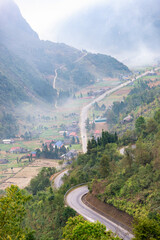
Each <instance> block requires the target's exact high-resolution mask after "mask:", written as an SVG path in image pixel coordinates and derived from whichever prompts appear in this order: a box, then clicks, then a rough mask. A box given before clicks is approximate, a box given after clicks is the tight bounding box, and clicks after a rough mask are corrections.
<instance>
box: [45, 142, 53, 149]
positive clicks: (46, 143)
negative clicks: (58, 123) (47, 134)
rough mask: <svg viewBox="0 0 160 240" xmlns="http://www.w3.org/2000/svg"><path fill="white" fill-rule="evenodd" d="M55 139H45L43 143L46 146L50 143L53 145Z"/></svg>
mask: <svg viewBox="0 0 160 240" xmlns="http://www.w3.org/2000/svg"><path fill="white" fill-rule="evenodd" d="M54 143H55V141H54V140H46V141H45V143H44V145H45V146H47V148H49V146H50V144H52V146H54Z"/></svg>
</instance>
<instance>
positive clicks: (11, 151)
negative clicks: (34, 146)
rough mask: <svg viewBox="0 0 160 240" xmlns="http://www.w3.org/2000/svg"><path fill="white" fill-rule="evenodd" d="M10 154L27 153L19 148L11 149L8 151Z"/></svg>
mask: <svg viewBox="0 0 160 240" xmlns="http://www.w3.org/2000/svg"><path fill="white" fill-rule="evenodd" d="M9 151H10V153H27V152H28V150H27V149H24V148H21V147H12V148H11V149H10V150H9Z"/></svg>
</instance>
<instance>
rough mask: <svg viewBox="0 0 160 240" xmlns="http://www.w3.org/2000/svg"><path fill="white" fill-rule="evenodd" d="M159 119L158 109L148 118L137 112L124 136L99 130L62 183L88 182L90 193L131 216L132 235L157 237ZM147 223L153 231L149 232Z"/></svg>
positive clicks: (159, 164)
mask: <svg viewBox="0 0 160 240" xmlns="http://www.w3.org/2000/svg"><path fill="white" fill-rule="evenodd" d="M159 119H160V110H158V111H156V112H155V113H154V117H153V118H150V119H148V120H146V119H145V118H144V117H142V116H140V117H139V118H138V119H137V120H136V123H135V129H134V130H133V131H131V132H130V134H129V135H127V136H126V135H124V136H122V137H120V138H119V139H118V137H117V135H116V134H109V133H108V132H102V137H100V138H98V139H97V140H95V139H94V138H93V139H92V140H91V141H89V142H88V148H87V153H86V154H81V155H79V157H78V159H77V161H76V162H74V164H73V165H72V171H71V173H70V176H69V178H66V180H65V183H64V185H63V186H62V189H65V188H67V187H68V186H73V185H76V184H79V183H85V182H90V183H89V189H90V193H91V194H93V196H96V197H97V198H98V199H99V200H101V201H102V202H104V203H108V204H111V205H113V206H115V207H116V208H118V209H119V210H122V211H124V212H126V213H128V214H129V215H131V216H133V217H134V219H135V222H134V233H135V239H152V238H153V239H159V238H160V232H159V231H160V229H159V226H160V225H159V219H160V209H159V206H160V202H159V198H160V195H159V193H160V161H159V159H160V151H159V144H160V120H159ZM115 136H116V137H115ZM133 136H134V138H133ZM124 143H125V144H126V143H127V144H128V147H127V148H125V152H124V155H121V154H120V152H119V151H118V147H120V146H122V145H124ZM133 144H134V145H135V147H134V148H133V147H132V145H133ZM149 223H150V225H151V226H152V227H153V229H152V230H151V231H152V232H155V234H151V233H149V231H150V230H149V228H148V227H147V226H148V225H149ZM157 224H158V225H157ZM154 228H155V229H154ZM144 229H146V230H144ZM145 231H146V232H145ZM143 232H144V233H143ZM140 234H142V236H143V237H142V236H141V237H140ZM147 234H148V236H150V238H147V237H146V236H147ZM149 234H150V235H149ZM138 236H139V237H138Z"/></svg>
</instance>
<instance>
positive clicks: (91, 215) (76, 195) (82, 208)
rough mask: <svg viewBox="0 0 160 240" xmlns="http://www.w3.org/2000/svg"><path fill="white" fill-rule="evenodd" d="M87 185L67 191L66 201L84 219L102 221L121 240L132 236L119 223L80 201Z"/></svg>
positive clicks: (86, 190)
mask: <svg viewBox="0 0 160 240" xmlns="http://www.w3.org/2000/svg"><path fill="white" fill-rule="evenodd" d="M88 191H89V190H88V187H87V186H81V187H79V188H76V189H74V190H72V191H71V192H69V193H68V194H67V196H66V203H67V204H68V205H69V206H70V207H71V208H73V209H74V210H75V211H76V212H77V213H79V214H80V215H82V216H83V217H84V218H85V219H87V220H88V221H90V222H94V221H99V222H101V223H103V224H104V225H105V226H106V228H107V230H111V231H112V232H114V233H116V234H117V235H118V236H119V237H121V238H122V239H123V240H130V239H132V238H133V235H132V234H131V233H129V232H128V231H127V230H125V229H123V228H122V227H120V226H119V225H116V224H115V223H113V222H111V221H110V220H108V219H107V218H105V217H103V216H101V215H100V214H99V213H97V212H95V211H94V210H92V209H91V208H89V207H88V206H86V205H85V204H84V203H83V202H82V197H83V196H84V195H85V194H86V193H88Z"/></svg>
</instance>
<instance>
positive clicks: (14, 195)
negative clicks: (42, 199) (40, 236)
mask: <svg viewBox="0 0 160 240" xmlns="http://www.w3.org/2000/svg"><path fill="white" fill-rule="evenodd" d="M30 198H31V196H30V195H27V194H26V192H25V191H23V190H20V189H19V188H18V187H17V186H14V185H12V186H11V187H10V188H7V189H6V195H5V196H3V197H1V199H0V239H2V240H8V239H15V240H18V239H26V240H34V239H35V238H34V237H33V232H32V231H30V230H29V229H27V228H25V227H24V226H23V224H22V222H23V219H24V217H25V215H26V209H25V204H26V202H27V201H29V199H30Z"/></svg>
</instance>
